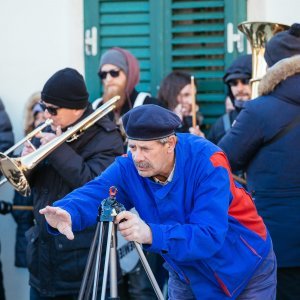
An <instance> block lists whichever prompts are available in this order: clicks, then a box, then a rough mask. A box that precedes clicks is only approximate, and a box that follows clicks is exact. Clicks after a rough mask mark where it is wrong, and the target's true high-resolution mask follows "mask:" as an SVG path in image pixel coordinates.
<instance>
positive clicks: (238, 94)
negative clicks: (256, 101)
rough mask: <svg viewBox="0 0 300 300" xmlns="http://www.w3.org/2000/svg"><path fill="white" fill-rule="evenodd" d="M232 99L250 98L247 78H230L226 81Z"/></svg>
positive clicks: (244, 99) (245, 99)
mask: <svg viewBox="0 0 300 300" xmlns="http://www.w3.org/2000/svg"><path fill="white" fill-rule="evenodd" d="M228 84H229V86H230V88H231V92H232V94H233V97H234V99H236V100H242V101H248V100H250V99H251V86H250V84H249V79H232V80H230V81H229V82H228Z"/></svg>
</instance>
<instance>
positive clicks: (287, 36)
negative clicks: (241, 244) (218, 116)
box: [219, 24, 300, 300]
mask: <svg viewBox="0 0 300 300" xmlns="http://www.w3.org/2000/svg"><path fill="white" fill-rule="evenodd" d="M264 56H265V59H266V62H267V64H268V67H269V68H268V70H267V73H266V75H265V76H264V77H263V78H262V80H261V82H260V84H259V91H258V92H259V94H260V95H261V96H259V97H258V98H257V99H254V100H251V101H248V102H247V103H246V105H245V108H244V109H243V110H242V111H241V113H240V114H239V116H238V117H237V119H236V122H235V124H234V126H233V127H232V128H231V130H230V131H229V132H228V133H227V134H226V135H225V136H224V137H223V139H222V140H221V141H220V142H219V146H220V147H221V148H222V149H223V150H224V151H225V153H226V154H227V156H228V159H229V161H230V164H231V167H232V169H233V170H240V169H243V170H246V172H247V186H248V190H249V192H251V193H252V195H253V197H254V199H255V204H256V207H257V209H258V212H259V214H260V215H261V216H262V217H263V219H264V222H265V223H266V225H267V228H268V230H269V231H270V234H271V236H272V240H273V243H274V250H275V254H276V257H277V262H278V269H277V299H278V300H281V299H284V300H286V299H300V286H299V282H300V217H299V211H300V176H299V170H300V159H299V153H300V143H299V136H300V124H299V123H300V117H299V116H300V24H293V25H292V27H291V28H290V29H289V30H286V31H283V32H280V33H277V34H275V35H274V36H273V37H272V38H271V40H270V41H269V42H268V43H267V44H266V49H265V55H264Z"/></svg>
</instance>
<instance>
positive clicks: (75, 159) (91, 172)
mask: <svg viewBox="0 0 300 300" xmlns="http://www.w3.org/2000/svg"><path fill="white" fill-rule="evenodd" d="M41 98H42V101H41V103H40V105H41V107H42V108H43V110H44V111H45V117H46V118H47V119H51V120H52V121H53V123H52V124H51V126H49V127H47V128H46V130H45V132H42V133H41V134H39V136H38V138H36V139H34V140H32V143H33V144H34V145H35V146H36V147H42V146H43V145H45V144H47V143H49V141H51V140H53V139H55V138H56V137H57V136H59V135H60V134H61V132H64V131H66V130H67V129H68V128H69V127H72V126H73V125H75V124H77V123H78V122H79V121H81V120H84V119H85V118H86V117H87V116H88V115H90V114H91V113H93V111H94V110H93V108H92V106H91V104H89V102H88V98H89V94H88V92H87V89H86V85H85V82H84V79H83V77H82V75H81V74H80V73H78V71H76V70H75V69H71V68H65V69H62V70H59V71H57V72H56V73H55V74H54V75H52V76H51V77H50V78H49V79H48V80H47V82H46V83H45V85H44V87H43V90H42V93H41ZM32 151H33V149H32V147H30V145H29V144H28V145H26V146H25V147H24V149H23V153H22V155H26V154H28V153H30V152H32ZM122 152H123V145H122V138H121V135H120V134H119V131H118V130H117V127H116V125H115V124H114V123H113V122H112V121H110V120H109V118H108V117H107V116H105V117H103V118H101V119H100V120H98V121H97V122H96V123H94V124H93V125H92V126H90V127H89V128H88V129H87V130H85V131H84V132H83V133H82V134H80V135H78V136H74V137H71V138H69V139H68V140H66V141H65V142H64V143H63V144H62V145H61V146H59V147H58V148H57V149H55V150H53V151H52V152H51V153H50V154H49V155H48V156H47V157H46V158H45V159H44V160H43V161H42V162H40V163H39V165H38V166H37V167H36V168H34V169H33V170H32V173H31V174H30V178H29V183H30V186H31V190H32V197H33V206H34V217H35V225H34V226H33V227H32V228H31V229H30V230H29V231H28V232H27V239H28V247H27V263H28V268H29V272H30V278H29V284H30V287H31V289H30V299H31V300H42V299H43V300H45V299H51V300H55V299H57V300H58V299H59V300H70V299H77V298H78V293H79V290H80V286H81V282H82V278H83V273H84V269H85V266H86V261H87V257H88V253H89V248H90V245H91V243H92V239H93V236H94V231H95V227H94V226H91V227H88V228H86V229H85V230H84V231H83V232H82V233H81V234H80V235H78V237H77V238H76V241H74V242H71V243H70V242H69V241H67V240H66V239H65V238H61V237H59V236H50V235H49V234H48V232H47V230H46V227H45V220H44V218H41V216H40V214H39V213H38V211H39V209H40V208H41V207H44V206H45V205H46V204H51V203H52V202H53V200H54V199H57V198H62V197H63V196H65V195H66V194H68V193H69V192H71V191H72V190H74V189H76V188H79V187H80V186H82V185H83V184H85V183H86V182H88V181H90V180H92V179H93V178H95V177H96V176H98V175H99V174H101V173H102V172H103V171H104V170H105V169H106V167H108V166H109V165H110V164H111V163H112V162H113V161H114V159H115V157H116V156H118V155H121V154H122Z"/></svg>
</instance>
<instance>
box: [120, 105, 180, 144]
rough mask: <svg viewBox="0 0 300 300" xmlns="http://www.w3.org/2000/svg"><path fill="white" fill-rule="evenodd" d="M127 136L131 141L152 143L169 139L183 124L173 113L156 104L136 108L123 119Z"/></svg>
mask: <svg viewBox="0 0 300 300" xmlns="http://www.w3.org/2000/svg"><path fill="white" fill-rule="evenodd" d="M122 121H123V125H124V129H125V132H126V135H127V137H128V138H129V139H131V140H141V141H151V140H158V139H162V138H165V137H168V136H170V135H172V134H174V133H175V129H176V128H177V127H178V126H179V125H180V124H181V121H180V118H179V117H178V116H177V115H176V114H174V113H173V112H172V111H170V110H168V109H165V108H163V107H161V106H158V105H154V104H145V105H140V106H138V107H135V108H133V109H131V110H130V111H128V112H127V113H126V114H125V115H124V116H123V117H122Z"/></svg>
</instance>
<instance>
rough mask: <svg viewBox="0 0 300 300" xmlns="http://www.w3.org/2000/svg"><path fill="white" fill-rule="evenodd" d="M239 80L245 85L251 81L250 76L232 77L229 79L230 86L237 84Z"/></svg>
mask: <svg viewBox="0 0 300 300" xmlns="http://www.w3.org/2000/svg"><path fill="white" fill-rule="evenodd" d="M239 82H240V83H241V84H243V85H247V84H249V82H250V79H249V78H242V79H232V80H230V81H228V84H229V86H237V85H238V84H239Z"/></svg>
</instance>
